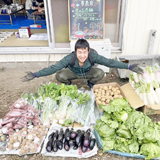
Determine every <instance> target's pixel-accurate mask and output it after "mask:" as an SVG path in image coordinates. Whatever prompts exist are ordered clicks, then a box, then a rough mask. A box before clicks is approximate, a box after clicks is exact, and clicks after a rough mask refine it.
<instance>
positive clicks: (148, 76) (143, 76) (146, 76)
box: [142, 71, 152, 83]
mask: <svg viewBox="0 0 160 160" xmlns="http://www.w3.org/2000/svg"><path fill="white" fill-rule="evenodd" d="M142 78H143V79H144V81H145V82H146V83H151V82H152V79H151V77H150V74H149V73H148V72H147V71H144V72H143V74H142Z"/></svg>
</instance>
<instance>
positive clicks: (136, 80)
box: [133, 72, 139, 83]
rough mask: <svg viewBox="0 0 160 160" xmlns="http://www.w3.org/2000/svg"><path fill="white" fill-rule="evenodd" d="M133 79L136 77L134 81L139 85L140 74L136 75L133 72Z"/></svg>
mask: <svg viewBox="0 0 160 160" xmlns="http://www.w3.org/2000/svg"><path fill="white" fill-rule="evenodd" d="M133 77H134V81H135V82H136V83H138V82H139V79H138V74H137V73H135V72H133Z"/></svg>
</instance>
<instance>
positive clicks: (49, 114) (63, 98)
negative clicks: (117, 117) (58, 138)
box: [23, 82, 95, 126]
mask: <svg viewBox="0 0 160 160" xmlns="http://www.w3.org/2000/svg"><path fill="white" fill-rule="evenodd" d="M90 94H91V93H90V92H86V91H83V90H82V91H80V90H78V88H77V86H76V85H65V84H60V85H58V84H56V83H52V82H50V83H49V84H44V85H41V86H39V87H38V89H37V92H36V93H35V94H33V93H31V94H24V95H23V98H25V99H26V100H27V101H29V103H30V104H31V105H34V106H35V107H36V108H37V109H40V110H41V111H42V112H41V119H42V122H43V124H45V125H50V124H52V123H58V124H60V125H63V126H69V125H70V124H72V123H73V122H74V121H75V122H78V123H80V124H81V125H85V121H86V119H87V117H91V116H92V117H94V115H91V114H88V113H89V112H90V110H91V111H93V112H94V110H92V109H91V108H94V103H93V102H94V100H93V99H91V95H90ZM88 119H90V118H88ZM94 121H95V120H94Z"/></svg>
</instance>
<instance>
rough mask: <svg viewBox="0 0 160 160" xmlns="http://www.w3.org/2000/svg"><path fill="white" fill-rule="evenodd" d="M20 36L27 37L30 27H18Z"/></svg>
mask: <svg viewBox="0 0 160 160" xmlns="http://www.w3.org/2000/svg"><path fill="white" fill-rule="evenodd" d="M19 36H20V38H29V37H30V36H31V30H30V27H21V28H20V29H19Z"/></svg>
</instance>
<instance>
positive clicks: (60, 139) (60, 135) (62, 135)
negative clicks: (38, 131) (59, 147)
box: [58, 128, 64, 142]
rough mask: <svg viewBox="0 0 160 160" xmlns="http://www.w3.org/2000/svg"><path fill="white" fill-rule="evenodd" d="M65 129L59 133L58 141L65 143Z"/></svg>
mask: <svg viewBox="0 0 160 160" xmlns="http://www.w3.org/2000/svg"><path fill="white" fill-rule="evenodd" d="M63 133H64V132H63V128H61V130H60V132H59V135H58V140H59V141H61V142H63V138H64V134H63Z"/></svg>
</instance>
